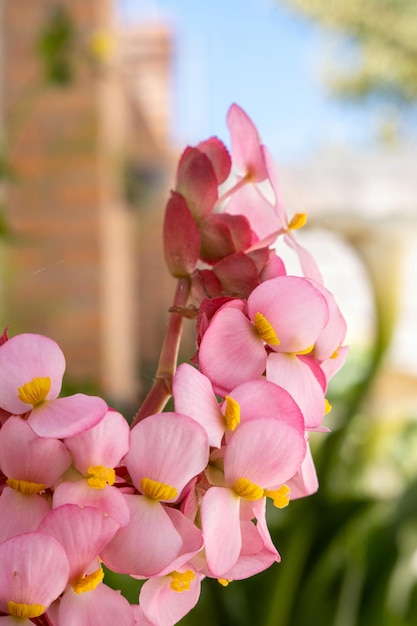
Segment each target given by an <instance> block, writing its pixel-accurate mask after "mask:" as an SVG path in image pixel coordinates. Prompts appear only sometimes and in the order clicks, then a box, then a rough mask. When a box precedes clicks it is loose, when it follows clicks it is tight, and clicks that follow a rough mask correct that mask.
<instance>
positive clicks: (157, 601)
mask: <svg viewBox="0 0 417 626" xmlns="http://www.w3.org/2000/svg"><path fill="white" fill-rule="evenodd" d="M201 579H202V576H201V574H199V573H198V572H196V571H195V570H194V569H193V568H192V567H191V566H189V565H186V566H183V567H181V568H179V570H177V571H174V572H170V573H169V574H166V575H165V576H156V577H154V578H150V579H149V580H147V581H146V582H145V584H144V585H143V587H142V588H141V590H140V594H139V605H140V606H141V609H142V614H143V616H144V617H145V619H147V620H149V623H150V624H152V625H153V626H174V624H177V622H179V620H180V619H182V618H183V617H184V615H186V614H187V613H188V612H189V611H191V609H192V608H194V607H195V605H196V604H197V602H198V599H199V597H200V587H201ZM139 623H140V622H139Z"/></svg>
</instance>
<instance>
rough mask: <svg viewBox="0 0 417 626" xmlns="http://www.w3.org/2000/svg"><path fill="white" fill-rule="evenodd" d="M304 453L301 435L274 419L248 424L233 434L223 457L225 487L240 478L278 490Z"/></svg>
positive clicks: (302, 436) (241, 426) (252, 421)
mask: <svg viewBox="0 0 417 626" xmlns="http://www.w3.org/2000/svg"><path fill="white" fill-rule="evenodd" d="M305 453H306V443H305V440H304V433H300V431H299V430H298V429H296V428H294V427H292V426H290V425H289V424H286V423H285V422H280V421H278V420H276V419H273V418H259V419H256V420H250V421H248V422H245V423H243V424H240V425H239V427H238V428H237V429H236V430H235V431H234V433H233V435H232V437H231V438H230V441H229V443H228V444H227V446H226V450H225V453H224V475H225V479H226V484H227V485H229V486H230V487H233V486H234V485H235V483H236V481H237V480H238V479H239V478H247V479H248V480H249V481H250V482H252V483H254V484H256V485H258V486H259V487H262V488H263V489H266V488H274V487H279V486H281V485H282V484H283V483H285V481H286V480H288V479H289V478H291V476H293V475H294V474H295V472H296V471H297V470H298V468H299V467H300V465H301V463H302V461H303V459H304V456H305Z"/></svg>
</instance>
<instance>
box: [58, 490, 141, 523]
mask: <svg viewBox="0 0 417 626" xmlns="http://www.w3.org/2000/svg"><path fill="white" fill-rule="evenodd" d="M63 504H78V506H81V507H83V506H89V507H94V508H96V509H98V510H99V511H101V512H102V513H105V514H106V515H109V516H110V517H112V518H113V519H114V520H115V521H116V522H117V523H118V524H119V525H120V526H126V524H127V523H128V522H129V510H128V508H127V506H126V501H125V499H124V497H123V495H122V493H121V491H119V489H117V487H112V486H110V485H107V486H106V487H104V489H94V487H90V486H89V485H88V483H87V479H82V480H77V481H74V482H62V483H61V484H59V485H58V486H57V487H56V489H55V491H54V495H53V507H54V509H56V508H57V507H60V506H62V505H63Z"/></svg>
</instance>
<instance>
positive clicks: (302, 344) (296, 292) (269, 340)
mask: <svg viewBox="0 0 417 626" xmlns="http://www.w3.org/2000/svg"><path fill="white" fill-rule="evenodd" d="M327 319H328V308H327V303H326V299H325V298H324V297H323V295H322V294H321V293H320V291H319V290H318V289H316V288H315V287H314V286H313V285H312V284H311V282H310V281H308V280H307V279H305V278H301V277H297V276H278V277H277V278H274V279H271V280H268V281H266V282H264V283H261V284H260V285H259V286H258V287H257V288H256V289H255V290H254V291H253V292H252V293H251V295H250V296H249V298H248V300H247V304H245V303H244V302H239V301H237V302H236V301H231V302H229V303H226V304H225V305H224V306H223V307H221V308H220V309H219V310H218V312H217V313H216V314H215V316H214V317H213V319H212V320H211V322H210V324H209V326H208V328H207V330H206V331H205V333H204V335H203V338H202V340H201V344H200V349H199V354H198V359H199V365H200V368H201V371H202V372H203V373H204V374H205V375H206V376H208V378H210V380H211V382H212V384H213V388H214V389H215V391H216V392H217V393H220V394H221V395H225V394H226V393H227V392H229V391H230V390H231V389H233V388H234V387H237V386H238V385H240V384H241V383H243V382H247V381H249V380H251V379H256V378H259V377H260V376H262V374H263V373H264V371H265V368H266V363H267V358H268V352H267V350H266V347H267V348H268V350H269V351H270V352H277V353H291V354H294V353H301V352H305V351H309V350H311V349H312V348H313V346H314V343H315V342H316V341H317V339H318V337H319V336H320V333H321V332H322V330H323V328H324V327H325V325H326V323H327Z"/></svg>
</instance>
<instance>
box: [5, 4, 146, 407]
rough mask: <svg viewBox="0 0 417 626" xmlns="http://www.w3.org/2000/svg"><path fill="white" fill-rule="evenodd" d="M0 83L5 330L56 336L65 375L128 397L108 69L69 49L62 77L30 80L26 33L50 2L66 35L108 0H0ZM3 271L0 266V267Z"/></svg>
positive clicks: (83, 37) (118, 115)
mask: <svg viewBox="0 0 417 626" xmlns="http://www.w3.org/2000/svg"><path fill="white" fill-rule="evenodd" d="M2 4H3V7H2V17H1V19H2V24H1V31H2V32H1V39H2V41H3V45H2V56H3V58H2V74H3V76H2V93H3V107H2V108H3V119H4V122H5V124H7V123H8V122H10V120H13V123H16V130H15V132H14V133H13V135H12V136H11V138H10V143H9V146H8V156H9V158H10V162H11V165H12V167H13V170H14V172H15V179H14V180H13V182H12V183H10V184H8V186H7V196H6V207H7V209H6V219H7V224H8V227H9V229H10V237H9V240H8V244H7V258H6V268H5V270H6V284H5V286H4V288H3V290H2V291H3V295H4V299H5V302H4V303H3V307H2V316H1V317H2V320H1V321H2V324H3V325H5V324H9V333H10V334H11V335H14V334H17V333H18V332H35V333H43V334H46V335H48V336H50V337H52V338H54V339H55V340H56V341H58V343H59V344H60V345H61V347H62V349H63V351H64V353H65V355H66V359H67V374H66V380H67V381H69V382H70V383H74V384H75V385H79V384H81V383H82V384H84V383H85V384H87V385H89V386H91V388H92V389H94V391H99V392H100V393H102V394H104V396H105V397H106V398H107V399H108V400H109V401H110V402H113V403H115V404H116V405H120V406H122V405H126V406H129V405H130V404H131V403H133V402H134V401H135V398H136V397H137V393H138V390H137V380H138V372H137V361H138V351H139V346H138V340H137V336H134V332H133V329H134V327H135V324H136V323H137V322H136V318H137V315H138V311H137V308H136V306H137V305H136V300H137V298H136V294H135V285H136V284H137V279H136V278H135V269H134V256H133V254H132V250H133V247H134V228H133V222H132V215H131V213H130V212H129V211H128V210H127V208H126V206H125V205H124V203H123V200H122V196H121V192H120V180H119V179H120V177H119V176H118V171H117V155H118V154H120V153H121V151H122V149H123V142H124V141H125V139H126V135H127V134H128V131H127V128H126V124H125V117H126V116H125V108H124V107H125V103H124V99H123V93H122V90H121V86H120V82H119V79H118V77H117V73H116V74H114V75H113V73H112V69H111V64H110V66H109V67H107V68H106V67H104V68H99V69H98V70H97V68H95V69H94V68H93V67H92V66H91V65H89V63H88V62H84V61H82V60H80V59H79V58H78V57H77V55H76V72H75V76H74V80H73V81H72V83H71V84H70V85H68V86H67V87H62V88H59V87H56V86H49V87H47V88H42V89H38V87H37V86H38V85H39V83H40V79H41V67H40V63H39V57H38V55H37V53H36V40H37V37H38V36H39V33H40V32H41V30H42V29H44V28H45V24H46V23H47V21H48V19H49V15H50V9H51V7H53V6H55V5H57V4H58V5H60V6H61V7H63V8H64V9H65V11H67V12H68V15H69V16H70V18H71V21H72V23H73V26H74V28H75V32H76V39H77V45H78V44H80V46H81V47H82V46H84V44H85V43H86V42H88V38H89V37H90V35H91V34H92V33H93V32H94V30H95V29H96V28H105V29H107V28H108V27H109V25H111V10H112V7H111V2H110V0H88V1H86V0H60V1H59V2H56V1H48V0H36V1H34V0H17V1H16V0H3V2H2ZM4 273H5V272H3V274H4Z"/></svg>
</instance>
